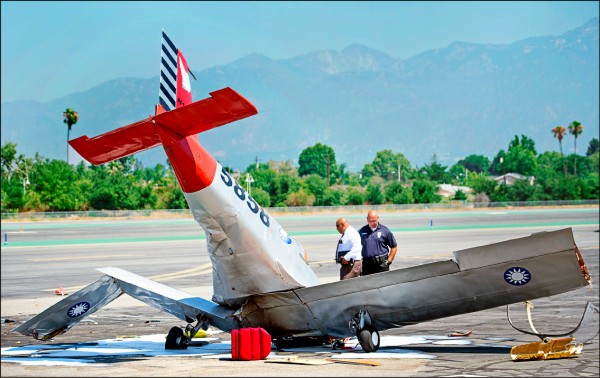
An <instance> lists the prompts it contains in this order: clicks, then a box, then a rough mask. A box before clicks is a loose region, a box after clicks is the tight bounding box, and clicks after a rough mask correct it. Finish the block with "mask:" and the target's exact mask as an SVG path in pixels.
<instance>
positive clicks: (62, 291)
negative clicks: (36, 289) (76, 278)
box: [54, 287, 69, 295]
mask: <svg viewBox="0 0 600 378" xmlns="http://www.w3.org/2000/svg"><path fill="white" fill-rule="evenodd" d="M54 294H56V295H69V293H67V291H66V290H65V288H64V287H59V288H58V289H54Z"/></svg>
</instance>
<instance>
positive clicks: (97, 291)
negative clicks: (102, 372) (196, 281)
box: [14, 267, 237, 340]
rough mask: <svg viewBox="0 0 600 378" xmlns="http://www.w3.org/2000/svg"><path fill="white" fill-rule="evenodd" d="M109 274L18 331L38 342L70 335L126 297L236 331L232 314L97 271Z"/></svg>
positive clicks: (117, 272) (124, 274) (115, 272)
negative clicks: (71, 330)
mask: <svg viewBox="0 0 600 378" xmlns="http://www.w3.org/2000/svg"><path fill="white" fill-rule="evenodd" d="M97 270H99V271H100V272H102V273H105V274H104V275H103V276H102V277H100V279H98V280H97V281H96V282H94V283H93V284H91V285H88V286H86V287H85V288H83V289H81V290H79V291H77V292H76V293H74V294H72V295H69V296H68V297H66V298H64V299H62V300H61V301H60V302H58V303H56V304H54V305H53V306H51V307H49V308H47V309H46V310H45V311H43V312H41V313H40V314H38V315H37V316H35V317H33V318H32V319H30V320H29V321H27V322H25V323H23V324H22V325H20V326H19V327H17V328H15V329H14V332H19V333H21V334H23V335H26V336H33V337H34V338H36V339H38V340H48V339H50V338H52V337H54V336H57V335H60V334H62V333H64V332H66V331H68V330H69V329H70V328H71V327H73V326H74V325H75V324H77V323H78V322H80V321H81V320H82V319H83V318H85V317H86V316H88V315H91V314H93V313H94V312H96V311H97V310H99V309H100V308H102V307H104V306H105V305H107V304H109V303H110V302H112V301H113V300H114V299H116V298H118V297H119V296H120V295H121V294H123V293H126V294H129V295H130V296H132V297H134V298H136V299H138V300H140V301H142V302H144V303H146V304H148V305H150V306H152V307H155V308H157V309H159V310H161V311H164V312H167V313H169V314H171V315H173V316H176V317H177V318H179V319H182V320H185V321H187V322H189V323H191V322H193V321H195V320H197V319H198V317H199V316H201V315H204V316H205V318H206V320H208V321H209V323H210V324H212V325H214V326H216V327H217V328H219V329H222V330H224V331H230V330H231V329H233V328H237V327H236V323H235V321H234V318H233V317H232V315H231V313H232V310H230V309H227V308H225V307H222V306H219V305H218V304H217V303H214V302H211V301H209V300H206V299H203V298H199V297H195V296H193V295H191V294H189V293H186V292H184V291H181V290H177V289H174V288H171V287H168V286H165V285H163V284H160V283H158V282H155V281H152V280H149V279H147V278H144V277H142V276H139V275H137V274H134V273H131V272H128V271H126V270H123V269H119V268H112V267H107V268H101V269H97Z"/></svg>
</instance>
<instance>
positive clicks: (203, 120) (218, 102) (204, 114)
mask: <svg viewBox="0 0 600 378" xmlns="http://www.w3.org/2000/svg"><path fill="white" fill-rule="evenodd" d="M210 96H211V97H210V98H206V99H204V100H200V101H196V102H194V103H191V104H189V105H187V106H183V107H181V108H177V109H173V110H171V111H170V112H166V113H162V114H158V115H156V116H155V117H154V121H155V122H156V123H157V124H160V125H162V126H166V127H168V128H169V129H171V130H173V131H175V132H176V133H178V134H180V135H182V136H188V135H194V134H198V133H201V132H203V131H207V130H210V129H213V128H215V127H219V126H222V125H225V124H228V123H231V122H233V121H238V120H240V119H243V118H246V117H250V116H251V115H254V114H256V113H258V111H257V110H256V107H254V105H252V103H250V101H248V100H246V99H245V98H244V97H243V96H241V95H240V94H239V93H237V92H236V91H234V90H233V89H231V88H229V87H227V88H223V89H219V90H218V91H215V92H211V94H210Z"/></svg>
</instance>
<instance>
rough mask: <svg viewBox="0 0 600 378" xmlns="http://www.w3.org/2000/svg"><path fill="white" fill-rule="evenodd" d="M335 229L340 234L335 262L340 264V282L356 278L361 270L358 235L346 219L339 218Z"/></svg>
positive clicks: (360, 246)
mask: <svg viewBox="0 0 600 378" xmlns="http://www.w3.org/2000/svg"><path fill="white" fill-rule="evenodd" d="M335 228H337V230H338V232H339V233H340V234H342V237H341V238H340V240H339V242H338V248H337V253H336V258H337V257H338V256H339V258H338V259H337V262H338V263H340V264H342V266H341V267H340V280H347V279H349V278H354V277H358V276H360V274H361V270H362V244H361V240H360V235H359V234H358V231H356V229H355V228H354V227H352V226H351V225H350V223H348V221H347V220H346V218H339V219H338V220H337V221H336V222H335ZM340 255H341V256H340Z"/></svg>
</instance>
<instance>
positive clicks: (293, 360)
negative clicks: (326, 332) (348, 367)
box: [265, 356, 335, 365]
mask: <svg viewBox="0 0 600 378" xmlns="http://www.w3.org/2000/svg"><path fill="white" fill-rule="evenodd" d="M265 362H273V363H278V364H298V365H327V364H333V363H335V361H327V360H322V359H318V358H302V359H301V358H299V357H298V356H290V357H287V358H269V359H267V360H265Z"/></svg>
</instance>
